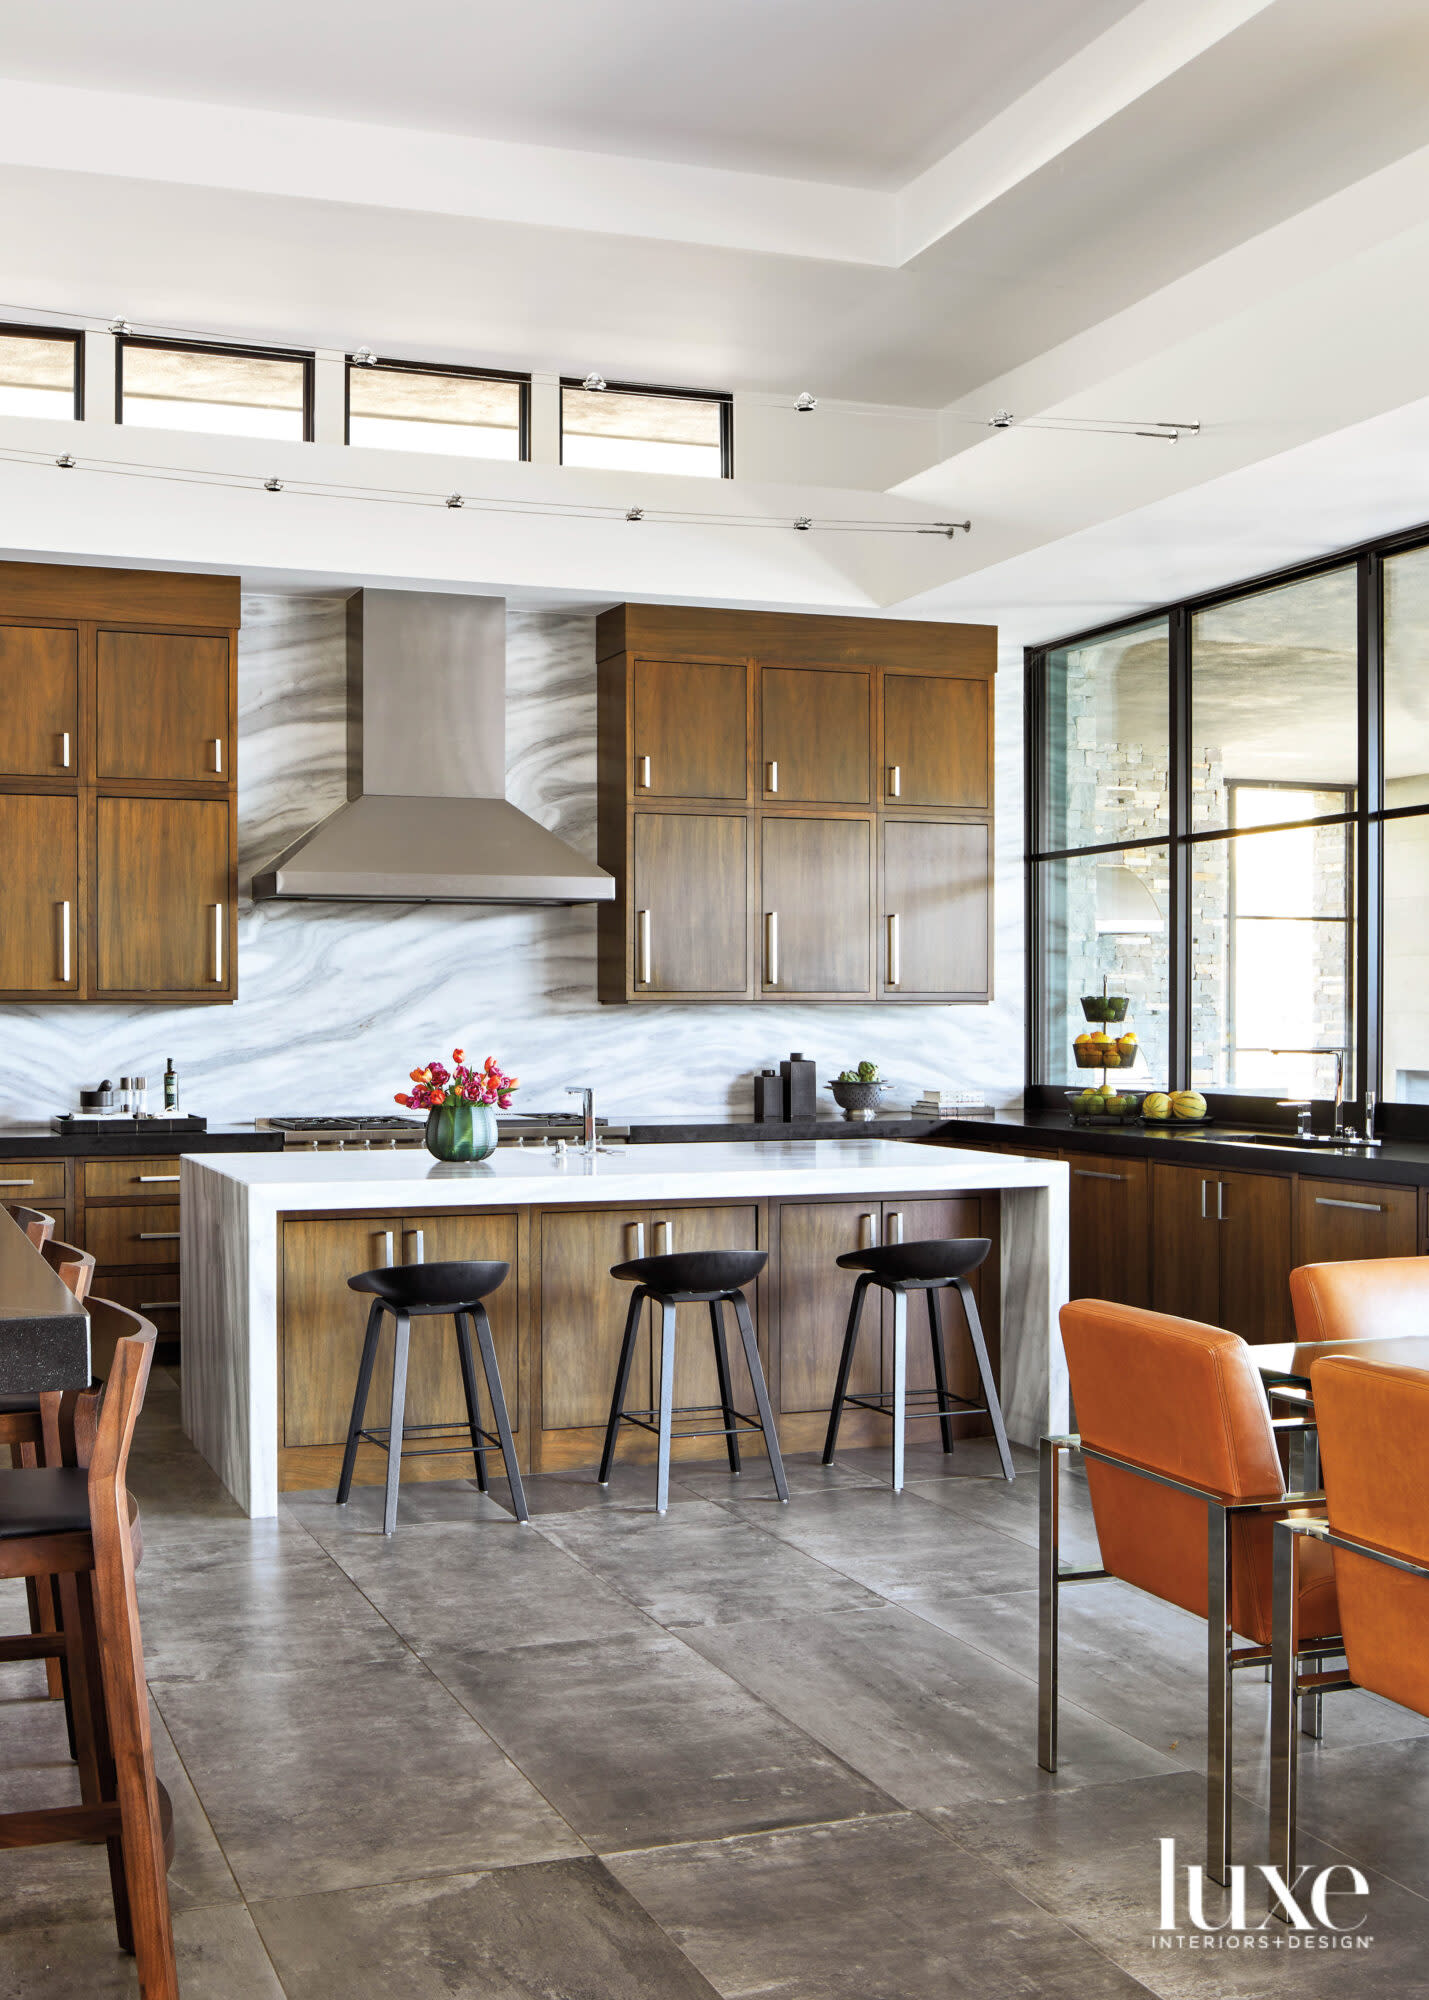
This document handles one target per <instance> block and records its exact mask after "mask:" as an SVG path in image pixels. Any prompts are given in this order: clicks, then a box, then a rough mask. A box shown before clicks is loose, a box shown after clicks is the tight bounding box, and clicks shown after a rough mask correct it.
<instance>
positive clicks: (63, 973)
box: [60, 903, 70, 984]
mask: <svg viewBox="0 0 1429 2000" xmlns="http://www.w3.org/2000/svg"><path fill="white" fill-rule="evenodd" d="M69 910H70V906H69V904H68V903H61V904H60V978H61V980H63V981H64V982H66V984H67V983H68V981H69V976H70V970H69V963H70V932H69Z"/></svg>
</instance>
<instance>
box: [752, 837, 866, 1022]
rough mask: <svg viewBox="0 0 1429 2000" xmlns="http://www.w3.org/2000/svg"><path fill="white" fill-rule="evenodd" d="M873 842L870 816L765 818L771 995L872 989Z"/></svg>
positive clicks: (763, 873)
mask: <svg viewBox="0 0 1429 2000" xmlns="http://www.w3.org/2000/svg"><path fill="white" fill-rule="evenodd" d="M872 843H873V827H872V822H871V821H869V820H866V819H803V818H789V819H785V818H783V817H780V818H777V819H775V818H767V819H765V821H764V822H763V825H762V827H761V828H760V847H761V866H760V883H761V900H760V905H759V907H760V910H761V911H762V930H763V935H762V937H761V940H760V945H761V952H762V963H761V966H760V990H761V992H762V993H763V994H764V995H765V996H766V998H778V997H782V996H784V995H788V994H797V993H807V994H835V993H847V994H857V995H859V996H860V997H862V996H865V995H870V994H871V993H872V991H873V936H872V931H873V926H872V924H871V923H870V921H869V919H870V916H871V914H872V882H871V879H870V869H869V862H870V857H871V854H872Z"/></svg>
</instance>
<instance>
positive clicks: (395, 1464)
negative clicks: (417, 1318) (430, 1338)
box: [382, 1312, 412, 1535]
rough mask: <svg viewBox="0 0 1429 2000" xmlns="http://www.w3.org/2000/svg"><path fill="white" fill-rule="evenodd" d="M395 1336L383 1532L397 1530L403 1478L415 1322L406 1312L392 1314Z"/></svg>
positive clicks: (391, 1532)
mask: <svg viewBox="0 0 1429 2000" xmlns="http://www.w3.org/2000/svg"><path fill="white" fill-rule="evenodd" d="M392 1321H393V1326H394V1328H395V1337H394V1339H393V1342H392V1418H391V1424H392V1428H391V1429H390V1430H389V1431H388V1433H387V1499H386V1504H385V1506H384V1507H383V1510H382V1532H383V1534H384V1535H394V1534H396V1532H397V1488H398V1486H399V1485H400V1484H401V1480H402V1425H403V1420H404V1418H405V1416H406V1413H407V1350H408V1347H409V1346H410V1344H411V1338H412V1322H411V1320H410V1319H408V1317H407V1315H406V1313H404V1312H394V1313H393V1315H392Z"/></svg>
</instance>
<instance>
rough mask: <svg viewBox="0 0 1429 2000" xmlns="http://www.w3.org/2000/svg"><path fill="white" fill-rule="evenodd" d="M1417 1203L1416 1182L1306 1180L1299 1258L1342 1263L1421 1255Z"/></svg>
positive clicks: (1306, 1261) (1301, 1191)
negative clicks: (1390, 1184)
mask: <svg viewBox="0 0 1429 2000" xmlns="http://www.w3.org/2000/svg"><path fill="white" fill-rule="evenodd" d="M1418 1206H1419V1191H1418V1189H1417V1188H1405V1187H1376V1186H1374V1185H1373V1184H1370V1183H1366V1182H1364V1181H1319V1180H1314V1181H1312V1180H1302V1181H1301V1182H1300V1186H1299V1199H1298V1212H1297V1216H1296V1221H1297V1224H1298V1228H1297V1233H1296V1246H1295V1261H1296V1263H1297V1264H1339V1263H1345V1262H1348V1261H1351V1260H1353V1259H1354V1258H1357V1257H1413V1256H1416V1255H1417V1254H1418V1250H1419V1242H1418V1228H1417V1210H1418Z"/></svg>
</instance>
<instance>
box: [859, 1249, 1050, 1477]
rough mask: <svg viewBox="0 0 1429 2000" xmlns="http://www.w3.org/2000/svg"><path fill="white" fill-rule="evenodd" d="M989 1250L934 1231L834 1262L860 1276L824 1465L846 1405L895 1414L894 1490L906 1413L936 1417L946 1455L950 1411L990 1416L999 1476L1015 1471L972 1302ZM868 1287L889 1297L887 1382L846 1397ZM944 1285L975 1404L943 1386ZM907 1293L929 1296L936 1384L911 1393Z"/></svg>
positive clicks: (949, 1446)
mask: <svg viewBox="0 0 1429 2000" xmlns="http://www.w3.org/2000/svg"><path fill="white" fill-rule="evenodd" d="M991 1248H992V1244H991V1241H990V1240H989V1239H988V1238H987V1237H986V1236H950V1237H933V1238H929V1239H927V1240H926V1241H923V1242H917V1243H882V1244H873V1245H870V1246H869V1247H868V1248H867V1249H863V1250H850V1251H847V1252H846V1253H845V1254H844V1255H843V1256H842V1257H840V1258H839V1259H838V1260H837V1261H838V1266H839V1269H840V1270H842V1271H857V1272H858V1274H859V1275H858V1281H857V1283H856V1284H855V1285H854V1288H853V1299H852V1301H851V1303H850V1305H849V1315H848V1326H847V1329H846V1331H845V1333H844V1344H843V1352H842V1354H841V1355H840V1356H839V1373H838V1384H837V1386H836V1388H835V1390H834V1400H833V1407H832V1408H831V1409H830V1411H829V1429H828V1435H827V1437H826V1438H825V1440H824V1464H825V1465H832V1464H833V1459H834V1450H835V1447H836V1446H837V1444H838V1436H839V1422H840V1420H841V1418H842V1416H843V1413H844V1409H845V1407H846V1406H849V1407H852V1408H854V1409H859V1410H873V1411H874V1412H876V1413H877V1414H878V1415H879V1416H886V1417H891V1418H892V1419H893V1490H894V1492H895V1493H899V1492H901V1491H902V1490H903V1464H904V1438H905V1429H906V1425H907V1420H908V1417H909V1416H910V1415H913V1416H936V1417H937V1419H938V1423H939V1427H940V1429H941V1431H942V1435H943V1450H944V1451H945V1452H947V1453H949V1454H951V1452H952V1449H953V1422H952V1420H953V1418H954V1417H956V1416H986V1417H989V1418H991V1420H992V1431H993V1437H994V1438H995V1440H996V1442H997V1455H998V1458H999V1459H1000V1461H1001V1463H1002V1476H1003V1478H1004V1479H1013V1478H1015V1477H1016V1473H1015V1471H1014V1469H1013V1464H1012V1452H1011V1449H1010V1448H1009V1446H1008V1442H1007V1430H1006V1427H1005V1425H1004V1424H1003V1421H1002V1405H1001V1404H1000V1402H999V1401H998V1395H997V1384H996V1382H995V1381H994V1380H993V1375H992V1364H991V1363H990V1361H989V1360H988V1353H987V1342H986V1341H985V1340H984V1338H983V1331H982V1321H981V1319H980V1318H979V1316H978V1309H977V1300H976V1299H975V1298H974V1297H973V1293H972V1287H971V1286H970V1285H969V1283H968V1277H969V1275H970V1273H972V1272H973V1271H975V1270H977V1268H978V1266H979V1265H980V1264H981V1263H982V1262H983V1261H984V1259H985V1258H986V1256H987V1254H988V1252H989V1250H991ZM870 1285H877V1286H878V1288H879V1289H880V1290H881V1291H885V1292H887V1293H889V1295H890V1296H891V1297H892V1300H893V1387H892V1390H891V1391H888V1392H886V1393H884V1392H878V1393H873V1394H869V1395H860V1396H851V1395H850V1394H849V1390H848V1381H849V1375H850V1373H851V1372H852V1369H853V1357H854V1351H855V1349H856V1348H857V1346H858V1335H859V1325H860V1321H861V1319H862V1316H863V1301H864V1297H865V1295H866V1293H867V1291H868V1288H869V1286H870ZM944 1290H949V1291H955V1292H956V1293H957V1294H958V1297H959V1298H960V1299H961V1301H962V1308H963V1316H964V1318H965V1320H966V1322H967V1329H968V1337H969V1339H970V1340H971V1342H972V1350H973V1359H974V1361H975V1362H976V1364H977V1374H978V1384H979V1387H980V1389H981V1392H982V1398H983V1400H982V1401H981V1402H980V1403H979V1402H975V1401H974V1400H973V1399H972V1398H970V1397H967V1396H956V1395H954V1394H953V1393H952V1392H951V1391H950V1390H949V1388H948V1374H947V1360H946V1357H945V1355H944V1352H943V1327H942V1320H941V1317H940V1315H939V1311H938V1293H939V1292H940V1291H944ZM909 1292H922V1294H923V1295H924V1297H925V1298H926V1299H927V1302H928V1336H929V1339H930V1340H931V1342H932V1347H933V1380H934V1383H935V1385H936V1386H935V1387H934V1388H933V1389H931V1390H914V1391H912V1392H911V1393H910V1392H909V1389H908V1294H909Z"/></svg>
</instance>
